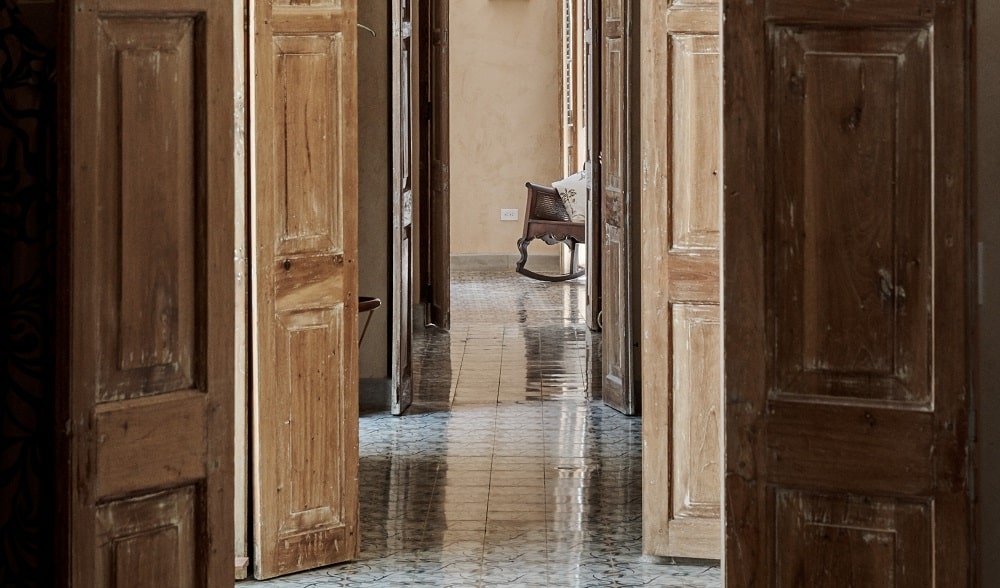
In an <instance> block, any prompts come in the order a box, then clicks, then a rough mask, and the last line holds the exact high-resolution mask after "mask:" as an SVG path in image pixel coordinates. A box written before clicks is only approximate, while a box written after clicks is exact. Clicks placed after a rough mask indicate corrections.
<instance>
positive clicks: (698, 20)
mask: <svg viewBox="0 0 1000 588" xmlns="http://www.w3.org/2000/svg"><path fill="white" fill-rule="evenodd" d="M642 9H643V15H642V18H641V22H642V23H643V32H642V35H641V38H642V46H643V52H642V54H643V56H644V60H643V64H642V67H643V75H642V77H643V80H644V85H643V88H642V92H643V100H642V105H643V106H642V107H643V110H642V133H641V134H642V159H643V161H644V162H646V165H645V166H644V167H643V178H642V186H643V188H642V203H643V215H642V217H643V218H642V256H641V257H642V268H643V275H647V276H657V279H656V280H650V281H649V282H647V283H646V284H645V285H644V286H645V287H644V288H643V289H642V325H643V346H642V357H643V360H642V365H643V374H642V394H643V399H642V406H643V423H642V426H643V439H644V442H643V467H642V475H643V485H642V488H643V497H644V499H643V501H642V504H643V533H642V538H643V552H644V553H646V554H648V555H657V556H665V557H695V558H711V559H718V558H720V557H721V555H722V535H721V515H722V501H721V499H722V424H723V423H722V411H721V409H722V379H721V376H722V364H721V353H720V352H721V351H722V329H721V316H720V313H719V289H720V285H721V284H720V282H719V279H720V274H719V250H720V247H721V238H720V237H721V231H720V230H719V228H720V222H721V218H720V216H719V212H720V208H719V204H720V199H721V182H720V180H721V171H722V170H721V167H720V166H721V155H722V154H721V148H722V143H721V139H722V137H721V133H720V132H719V131H720V124H721V109H722V104H721V90H722V88H721V85H720V83H719V77H720V75H721V74H722V64H721V61H720V59H719V57H720V54H719V5H718V4H717V3H711V4H697V5H694V4H689V3H681V2H675V1H673V0H653V1H650V2H646V3H644V4H643V5H642Z"/></svg>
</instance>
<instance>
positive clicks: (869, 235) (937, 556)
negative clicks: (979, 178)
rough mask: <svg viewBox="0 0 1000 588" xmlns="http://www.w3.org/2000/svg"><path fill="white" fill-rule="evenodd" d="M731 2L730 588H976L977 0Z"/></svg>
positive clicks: (727, 66) (727, 278)
mask: <svg viewBox="0 0 1000 588" xmlns="http://www.w3.org/2000/svg"><path fill="white" fill-rule="evenodd" d="M726 6H727V10H726V14H725V19H724V25H723V26H724V30H723V35H724V45H725V47H726V49H725V51H726V58H725V60H724V79H725V84H724V88H725V89H724V106H723V108H724V125H725V148H724V154H725V171H724V176H725V180H724V184H725V197H724V202H725V212H724V215H725V221H724V227H725V229H724V234H725V253H724V266H725V267H724V272H723V274H724V305H725V306H724V308H725V310H724V318H723V321H724V331H725V334H724V339H725V342H724V353H725V357H726V360H725V382H726V409H725V410H726V521H727V523H726V524H727V533H726V574H727V578H726V582H727V584H728V585H730V586H752V585H754V586H852V585H853V586H892V585H895V586H942V587H943V586H966V585H969V581H970V577H969V573H970V571H969V570H970V545H971V543H970V529H969V525H970V522H969V521H970V516H969V513H970V504H969V500H970V499H969V477H968V468H969V463H968V459H969V457H968V456H969V454H970V450H969V429H968V423H969V403H970V399H969V388H970V386H969V384H970V382H969V380H968V375H967V374H968V371H969V362H970V354H969V351H968V348H967V346H968V343H967V337H968V332H969V331H970V329H971V327H972V325H971V324H970V322H969V319H968V318H967V317H968V316H969V307H970V303H969V297H970V290H971V288H969V275H968V274H967V271H968V270H967V268H968V265H969V264H968V263H967V262H968V259H969V252H968V250H969V246H970V244H969V240H970V229H969V225H968V222H969V221H968V220H967V219H968V218H969V177H968V173H969V172H968V169H969V160H968V153H969V145H968V143H967V137H968V128H967V124H968V122H967V121H968V108H969V107H968V104H969V95H968V75H969V73H968V72H969V63H968V58H967V57H966V55H968V53H967V48H968V43H969V38H968V32H967V31H968V30H969V29H967V25H968V23H967V17H968V16H969V15H968V14H967V12H966V6H967V3H965V2H929V1H922V0H909V1H895V2H876V3H862V4H838V5H833V4H830V3H829V2H825V1H822V0H794V1H792V0H776V1H773V2H765V3H731V4H727V5H726Z"/></svg>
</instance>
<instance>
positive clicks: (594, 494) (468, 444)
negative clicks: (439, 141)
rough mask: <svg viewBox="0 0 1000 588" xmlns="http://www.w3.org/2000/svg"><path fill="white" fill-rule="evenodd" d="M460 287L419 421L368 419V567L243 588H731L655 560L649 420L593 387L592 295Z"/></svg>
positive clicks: (526, 286) (431, 347) (419, 346)
mask: <svg viewBox="0 0 1000 588" xmlns="http://www.w3.org/2000/svg"><path fill="white" fill-rule="evenodd" d="M452 279H453V283H452V323H453V324H452V327H453V328H452V329H451V331H450V332H445V331H442V330H439V329H436V328H433V327H431V328H427V329H425V328H423V327H416V328H415V330H414V337H415V341H414V353H415V357H414V371H415V374H414V376H415V377H414V380H415V386H414V403H413V406H412V407H411V408H410V409H409V410H408V411H407V412H406V414H405V415H404V416H403V417H393V416H390V415H388V414H386V413H376V414H362V416H361V421H360V442H361V445H360V454H361V462H360V476H361V529H362V541H361V559H360V561H358V562H355V563H350V564H345V565H340V566H334V567H330V568H324V569H321V570H316V571H312V572H307V573H303V574H298V575H294V576H289V577H286V578H281V579H278V580H272V581H269V582H240V583H239V584H238V586H240V587H244V586H270V587H272V588H286V587H287V588H291V587H306V586H310V587H311V586H378V587H384V586H436V587H451V586H455V587H472V586H566V587H583V586H684V587H717V586H720V585H721V580H720V577H721V574H720V570H719V567H718V565H715V564H713V563H712V562H706V563H703V564H697V563H696V562H694V563H693V562H688V564H689V565H661V564H657V563H652V562H649V561H644V560H643V558H642V545H641V520H640V516H641V510H642V509H641V495H640V490H641V469H640V468H641V457H640V451H641V420H640V419H639V418H628V417H624V416H622V415H621V414H619V413H617V412H615V411H614V410H612V409H610V408H607V407H605V406H604V405H603V403H602V401H601V393H600V379H599V377H598V378H597V379H592V378H591V377H590V373H591V369H590V366H591V365H594V366H597V369H596V371H595V374H599V373H600V370H599V364H600V347H599V334H596V333H594V334H592V333H590V332H589V331H588V329H587V328H586V326H585V325H584V322H583V313H584V299H585V296H586V288H585V285H584V283H583V282H582V281H580V280H575V281H572V282H564V283H542V282H537V281H534V280H530V279H526V278H524V277H521V276H518V275H517V274H515V273H513V272H507V273H473V272H469V273H453V276H452Z"/></svg>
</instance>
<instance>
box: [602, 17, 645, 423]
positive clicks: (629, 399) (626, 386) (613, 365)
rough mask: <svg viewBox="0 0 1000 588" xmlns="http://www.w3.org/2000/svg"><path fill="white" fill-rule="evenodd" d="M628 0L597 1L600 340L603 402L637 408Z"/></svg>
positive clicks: (626, 409)
mask: <svg viewBox="0 0 1000 588" xmlns="http://www.w3.org/2000/svg"><path fill="white" fill-rule="evenodd" d="M629 4H630V0H603V6H602V16H601V36H602V39H603V43H602V47H601V81H600V83H601V92H602V96H603V98H602V100H601V139H600V141H601V142H600V160H601V166H600V182H601V183H600V186H601V219H600V223H601V224H600V226H601V227H602V228H603V230H602V233H603V234H602V235H601V243H602V246H601V247H602V251H601V264H600V265H601V288H602V295H601V317H602V321H601V328H602V330H603V341H602V345H601V349H602V353H603V364H604V370H603V371H604V383H603V394H604V402H606V403H607V404H608V405H609V406H611V407H612V408H614V409H616V410H619V411H621V412H623V413H624V414H627V415H633V414H636V413H637V412H638V410H639V406H638V405H639V403H638V402H637V400H638V399H637V396H638V395H637V394H636V391H635V390H634V378H633V374H632V369H633V367H632V361H633V357H632V265H631V259H632V256H631V254H632V244H631V230H632V225H631V218H630V216H631V214H632V210H631V187H630V185H629V182H630V176H631V172H630V165H631V163H630V158H629V153H630V142H631V137H632V133H631V132H630V130H629V125H630V120H631V119H630V115H629V111H630V104H629V103H630V97H631V95H630V88H629V81H630V79H631V76H630V75H629V68H630V67H631V46H630V45H631V30H630V29H631V10H630V6H629Z"/></svg>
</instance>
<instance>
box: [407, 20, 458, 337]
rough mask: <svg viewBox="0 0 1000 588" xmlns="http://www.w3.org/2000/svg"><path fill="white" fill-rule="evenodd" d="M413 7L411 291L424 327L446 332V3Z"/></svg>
mask: <svg viewBox="0 0 1000 588" xmlns="http://www.w3.org/2000/svg"><path fill="white" fill-rule="evenodd" d="M416 7H417V10H416V12H415V14H416V15H417V21H418V23H417V25H416V26H415V27H414V29H415V31H417V32H416V35H417V38H416V46H417V55H418V57H417V62H418V63H417V68H416V71H417V76H418V80H417V83H416V84H413V88H414V91H415V92H416V96H417V104H418V105H419V108H418V109H417V114H418V121H419V122H418V124H417V131H416V134H417V136H418V137H419V138H418V140H417V149H416V152H415V153H414V155H415V156H416V157H415V160H416V165H415V166H414V167H415V169H416V171H417V176H418V181H417V183H416V184H415V187H416V189H417V195H416V196H415V198H416V199H417V200H418V203H417V205H416V206H415V208H416V214H415V218H414V222H416V223H417V225H418V226H417V234H418V240H417V243H416V244H417V248H418V249H419V257H418V259H419V263H418V266H419V267H418V268H417V271H416V272H413V275H415V276H417V279H418V281H419V283H418V284H417V288H415V289H414V290H413V291H415V292H416V293H417V296H418V302H419V303H421V304H423V305H424V309H425V312H424V314H425V318H424V324H425V325H430V324H434V325H437V326H438V327H441V328H444V329H448V328H450V327H451V301H450V297H451V294H450V288H451V284H450V281H451V259H450V257H451V245H450V239H451V229H450V213H451V191H450V190H451V188H450V185H451V184H450V182H451V180H450V170H449V165H450V163H449V162H450V137H449V136H448V129H449V122H450V114H449V112H450V109H449V99H450V93H449V90H448V88H449V71H448V69H449V67H448V64H449V33H448V18H449V9H450V0H417V2H416ZM435 52H437V54H436V55H435ZM434 65H437V66H438V67H434ZM434 194H438V195H439V199H435V197H434ZM411 288H412V286H411Z"/></svg>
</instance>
